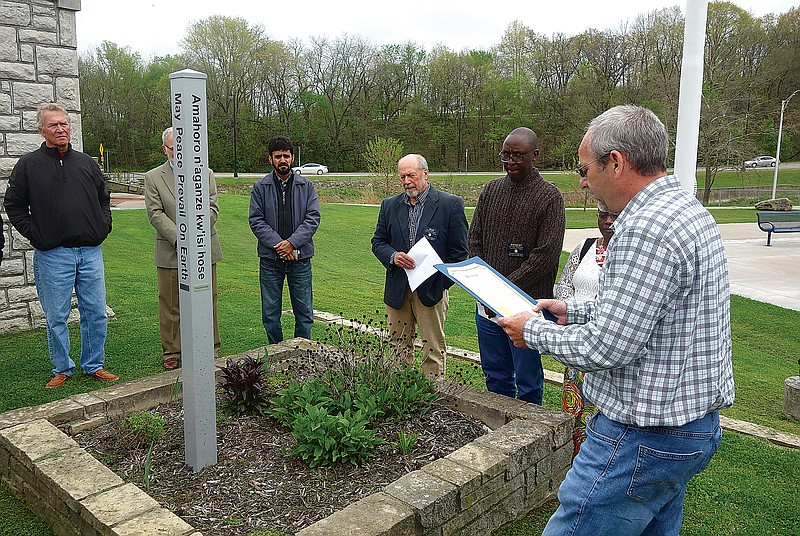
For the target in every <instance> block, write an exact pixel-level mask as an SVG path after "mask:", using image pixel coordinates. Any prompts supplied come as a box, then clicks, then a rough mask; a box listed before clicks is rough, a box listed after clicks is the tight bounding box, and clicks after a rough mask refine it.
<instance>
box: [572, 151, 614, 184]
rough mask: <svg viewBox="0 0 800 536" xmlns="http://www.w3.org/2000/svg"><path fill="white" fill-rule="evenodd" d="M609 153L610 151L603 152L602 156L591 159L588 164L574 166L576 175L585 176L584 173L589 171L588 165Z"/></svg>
mask: <svg viewBox="0 0 800 536" xmlns="http://www.w3.org/2000/svg"><path fill="white" fill-rule="evenodd" d="M610 154H611V153H606V154H604V155H603V156H599V157H597V158H595V159H594V160H592V161H591V162H589V163H588V164H584V165H582V166H578V167H577V168H575V173H577V174H578V175H580V176H581V178H585V177H586V174H587V173H588V172H589V166H591V165H592V164H594V163H595V162H597V161H598V160H602V159H603V158H605V157H607V156H608V155H610Z"/></svg>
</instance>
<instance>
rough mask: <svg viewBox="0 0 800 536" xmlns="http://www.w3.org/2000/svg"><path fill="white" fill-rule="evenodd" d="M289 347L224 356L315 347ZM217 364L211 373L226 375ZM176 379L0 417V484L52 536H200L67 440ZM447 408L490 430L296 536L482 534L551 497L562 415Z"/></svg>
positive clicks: (279, 354)
mask: <svg viewBox="0 0 800 536" xmlns="http://www.w3.org/2000/svg"><path fill="white" fill-rule="evenodd" d="M317 347H318V345H317V344H316V343H313V342H311V341H306V340H303V339H293V340H290V341H284V342H283V343H280V344H276V345H271V346H269V347H267V348H266V349H265V348H259V349H255V350H251V351H249V352H246V353H243V354H240V355H238V356H232V357H233V358H234V359H237V358H242V357H245V356H247V355H252V356H254V357H258V356H263V355H265V352H266V351H268V353H269V356H270V359H271V360H273V361H274V362H278V363H279V362H283V361H290V360H291V359H293V358H296V357H298V356H299V355H302V354H304V353H305V351H306V350H309V349H313V348H317ZM225 359H226V358H221V359H218V360H216V363H215V365H216V368H217V370H219V368H220V367H222V366H224V365H225ZM180 374H181V371H180V370H175V371H169V372H163V373H161V374H156V375H155V376H150V377H147V378H143V379H140V380H134V381H131V382H127V383H121V384H117V385H113V386H110V387H107V388H104V389H100V390H98V391H93V392H91V393H83V394H78V395H74V396H71V397H69V398H66V399H63V400H57V401H54V402H50V403H47V404H42V405H40V406H35V407H25V408H18V409H15V410H12V411H9V412H6V413H3V414H0V482H2V484H3V485H4V486H6V487H8V488H9V489H11V490H12V492H14V493H15V494H16V495H17V496H19V497H20V498H21V499H22V500H23V501H24V502H25V503H26V505H27V506H28V507H29V508H30V509H31V510H32V511H33V512H35V513H36V514H37V515H38V516H39V517H41V518H42V519H43V520H44V521H45V522H46V523H47V524H48V525H49V526H50V527H51V528H52V529H53V532H55V533H56V534H58V535H59V536H62V535H64V536H67V535H69V536H73V535H76V536H77V535H80V536H95V535H114V536H128V535H134V534H167V535H174V536H190V535H191V536H200V534H201V533H200V532H199V531H197V530H196V529H195V528H193V527H192V526H191V525H189V524H188V523H186V522H185V521H184V520H182V519H181V518H180V517H178V516H176V515H175V514H173V513H172V512H170V511H169V510H167V509H165V508H163V507H161V506H160V505H159V504H158V503H157V502H156V501H155V500H154V499H153V498H151V497H150V496H149V495H147V494H146V493H145V492H144V491H142V490H140V489H139V488H138V487H136V486H135V485H133V484H128V483H125V482H123V481H122V479H121V478H120V477H119V476H117V475H116V474H115V473H114V472H113V471H111V470H110V469H108V468H107V467H106V466H104V465H103V464H101V463H100V462H99V461H97V460H96V459H94V458H93V457H92V456H91V455H89V454H88V453H87V452H86V451H85V450H83V449H82V448H80V446H78V444H77V443H76V442H75V441H74V440H73V439H72V438H71V437H70V436H71V435H74V434H77V433H79V432H82V431H85V430H89V429H93V428H96V427H97V426H100V425H102V424H105V423H107V422H109V421H111V420H112V419H119V418H122V417H124V416H127V415H129V414H130V413H131V412H134V411H144V410H148V409H151V408H153V407H155V406H157V405H159V404H162V403H166V402H169V401H170V399H171V398H172V397H174V391H175V386H176V384H177V382H178V381H179V379H180ZM443 396H444V397H445V399H446V401H447V402H448V403H450V404H452V405H454V406H455V407H456V408H457V409H458V410H459V411H461V412H463V413H465V414H468V415H470V416H472V417H473V418H476V419H478V420H480V421H482V422H483V423H484V424H486V425H487V426H488V427H489V428H491V429H492V431H491V432H490V433H488V434H486V435H484V436H482V437H480V438H478V439H476V440H474V441H472V442H471V443H469V444H467V445H465V446H464V447H462V448H460V449H458V450H457V451H455V452H453V453H451V454H450V455H448V456H446V457H444V458H441V459H439V460H436V461H434V462H431V463H430V464H428V465H427V466H425V467H424V468H422V469H421V470H418V471H413V472H411V473H408V474H407V475H405V476H403V477H401V478H399V479H398V480H396V481H395V482H393V483H391V484H390V485H388V486H387V487H386V488H385V489H384V490H383V491H381V492H378V493H374V494H372V495H369V496H367V497H365V498H364V499H362V500H360V501H358V502H356V503H353V504H351V505H349V506H347V507H346V508H344V509H343V510H340V511H338V512H336V513H334V514H333V515H331V516H329V517H327V518H325V519H323V520H321V521H318V522H317V523H315V524H313V525H311V526H309V527H307V528H305V529H303V530H302V531H300V532H299V533H298V536H317V535H323V534H324V535H326V536H337V535H348V536H350V535H352V534H361V535H386V536H394V535H410V534H413V535H426V536H427V535H436V536H451V535H463V536H466V535H472V534H475V535H485V534H490V533H491V532H492V531H493V530H494V529H496V528H499V527H500V526H502V525H504V524H506V523H508V522H510V521H513V520H515V519H518V518H520V517H522V516H525V515H526V514H527V513H529V512H530V511H531V510H533V509H535V508H536V507H538V506H540V505H541V504H543V503H544V502H545V501H546V500H548V499H549V498H550V497H552V496H554V495H555V493H556V491H557V490H558V486H559V484H560V483H561V481H562V480H563V479H564V476H565V475H566V472H567V470H568V469H569V467H570V465H571V463H572V429H573V419H572V418H571V417H570V415H568V414H566V413H562V412H559V411H554V410H549V409H546V408H542V407H540V406H536V405H533V404H527V403H525V402H520V401H518V400H514V399H511V398H507V397H504V396H500V395H496V394H494V393H489V392H486V391H479V390H476V389H472V388H466V387H463V386H457V387H452V388H446V389H444V390H443Z"/></svg>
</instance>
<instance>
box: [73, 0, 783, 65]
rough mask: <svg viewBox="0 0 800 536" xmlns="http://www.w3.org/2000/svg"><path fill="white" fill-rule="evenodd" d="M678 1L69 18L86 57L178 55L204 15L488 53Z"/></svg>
mask: <svg viewBox="0 0 800 536" xmlns="http://www.w3.org/2000/svg"><path fill="white" fill-rule="evenodd" d="M733 3H734V4H735V5H737V6H739V7H741V8H742V9H745V10H747V11H749V12H751V13H752V14H753V15H755V16H762V15H765V14H767V13H785V12H786V11H788V10H789V9H790V8H791V7H793V6H794V5H796V0H795V1H790V0H733ZM674 5H677V6H680V8H681V11H683V12H684V13H685V11H686V0H682V1H678V2H675V1H670V0H605V1H603V0H589V1H586V0H564V1H553V0H543V1H542V0H540V1H533V2H526V1H521V2H513V3H512V2H501V3H500V4H496V3H494V2H491V1H489V2H487V1H486V0H401V1H398V2H384V1H382V0H368V1H365V0H340V1H338V2H337V1H331V0H300V1H289V2H270V1H268V0H267V1H263V0H224V1H220V0H136V1H127V2H121V1H118V0H117V1H109V0H82V1H81V10H80V11H79V12H78V14H77V30H78V50H79V51H86V50H94V49H95V48H96V47H97V46H98V45H99V44H100V43H101V42H102V41H112V42H114V43H116V44H118V45H121V46H127V47H130V49H131V50H133V51H134V52H138V53H139V54H141V56H142V58H143V59H145V60H149V59H150V58H151V57H152V56H154V55H158V56H164V55H166V54H175V53H177V52H178V45H177V41H179V40H180V39H181V38H183V36H184V35H185V33H186V27H187V26H188V24H189V23H191V22H193V21H197V20H200V19H204V18H206V17H209V16H211V15H226V16H230V17H242V18H244V19H245V20H247V21H248V22H250V23H251V24H260V25H261V26H263V28H264V30H265V32H266V35H267V36H268V37H269V38H271V39H276V40H279V41H288V40H289V39H290V38H292V37H297V38H300V39H303V40H307V39H308V38H309V37H311V36H313V35H320V36H327V37H338V36H340V35H342V34H344V33H348V34H350V35H360V36H362V37H365V38H367V39H369V40H370V41H372V42H373V43H374V44H376V45H382V44H390V43H403V42H406V41H413V42H415V43H417V44H419V45H422V46H424V47H425V48H426V49H427V50H430V49H431V48H432V47H433V46H435V45H437V44H443V45H445V46H447V47H448V48H450V49H451V50H456V51H460V50H462V49H464V48H474V49H486V48H489V47H491V46H494V45H496V44H497V43H498V42H499V41H500V39H501V38H502V36H503V33H504V32H505V29H506V28H507V27H508V25H509V24H510V23H511V22H513V21H514V20H520V21H522V23H523V24H525V25H526V26H528V27H529V28H532V29H533V30H534V31H536V32H537V33H539V34H542V35H546V36H550V35H551V34H553V33H556V32H562V33H565V34H567V35H575V34H578V33H580V32H582V31H583V30H585V29H587V28H595V29H599V30H605V29H608V28H617V27H618V26H619V25H620V24H621V23H624V22H625V21H630V22H633V21H634V20H635V19H636V16H637V15H639V14H642V13H648V12H650V11H653V10H655V9H660V8H663V7H670V6H674Z"/></svg>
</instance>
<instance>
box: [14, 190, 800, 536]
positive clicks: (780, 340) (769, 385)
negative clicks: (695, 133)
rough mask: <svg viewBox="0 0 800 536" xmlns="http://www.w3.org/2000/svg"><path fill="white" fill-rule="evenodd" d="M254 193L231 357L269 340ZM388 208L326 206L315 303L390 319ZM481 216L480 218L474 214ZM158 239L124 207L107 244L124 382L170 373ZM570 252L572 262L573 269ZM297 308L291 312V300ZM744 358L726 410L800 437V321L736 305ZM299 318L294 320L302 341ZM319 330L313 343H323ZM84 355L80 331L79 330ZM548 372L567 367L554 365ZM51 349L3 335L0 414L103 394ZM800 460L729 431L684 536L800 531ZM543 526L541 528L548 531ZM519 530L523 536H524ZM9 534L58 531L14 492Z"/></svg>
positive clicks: (228, 303)
mask: <svg viewBox="0 0 800 536" xmlns="http://www.w3.org/2000/svg"><path fill="white" fill-rule="evenodd" d="M248 204H249V198H248V197H247V196H246V195H222V196H220V219H219V222H218V231H219V234H220V240H221V242H222V247H223V254H224V259H223V261H222V262H221V263H220V264H219V265H218V280H219V305H218V315H219V322H220V331H221V334H222V354H223V355H228V354H235V353H239V352H242V351H244V350H249V349H252V348H255V347H258V346H262V345H264V344H266V336H265V333H264V329H263V327H262V325H261V307H260V295H259V286H258V257H257V255H256V240H255V238H254V237H253V235H252V233H251V232H250V229H249V227H248V223H247V210H248ZM712 213H713V214H714V216H715V217H716V218H717V220H718V221H720V222H724V223H727V222H734V221H746V222H755V214H754V211H753V210H750V209H729V210H712ZM377 215H378V207H374V206H347V205H336V204H324V205H323V206H322V224H321V226H320V230H319V232H318V233H317V235H316V236H315V245H316V252H317V253H316V256H315V258H314V261H313V266H314V307H315V309H318V310H323V311H329V312H334V313H344V314H345V315H346V316H348V317H350V318H359V319H363V318H367V319H370V318H382V317H383V304H382V296H383V278H384V272H383V268H382V266H381V265H380V263H379V262H378V261H377V260H376V259H375V258H374V257H373V256H372V253H371V248H370V238H371V237H372V233H373V231H374V227H375V222H376V219H377ZM468 216H470V217H471V211H470V213H469V214H468ZM567 221H568V226H569V227H571V228H580V227H594V226H595V225H596V222H597V220H596V213H595V212H594V211H592V210H589V211H586V212H583V211H578V210H570V211H568V213H567ZM153 236H154V232H153V230H152V228H151V227H150V225H149V223H148V222H147V217H146V214H145V212H144V211H143V210H133V211H115V212H114V232H113V233H112V234H111V235H110V237H109V239H108V240H107V241H106V242H105V244H104V246H103V250H104V255H105V262H106V283H107V289H108V303H109V305H110V306H111V307H112V308H113V309H114V311H115V313H116V315H117V319H116V320H115V321H113V322H111V323H110V324H109V330H108V341H107V344H106V354H107V358H106V365H107V367H108V368H109V369H110V370H112V371H114V372H116V373H118V374H120V375H121V377H122V380H123V381H128V380H133V379H136V378H140V377H143V376H148V375H151V374H154V373H157V372H160V371H161V370H162V369H161V355H160V353H161V348H160V339H159V335H158V316H157V315H158V313H157V291H156V270H155V267H154V266H153V259H152V248H153ZM565 259H566V253H565V254H563V255H562V263H563V262H564V260H565ZM285 307H286V308H288V307H289V302H288V294H287V295H285ZM731 310H732V329H733V342H734V345H733V361H734V372H735V378H736V387H737V397H736V404H735V405H734V407H733V408H730V409H728V410H725V411H724V412H723V413H724V414H725V415H728V416H730V417H733V418H737V419H743V420H748V421H751V422H755V423H758V424H762V425H765V426H770V427H773V428H776V429H778V430H782V431H785V432H790V433H794V434H800V423H798V421H794V420H789V419H788V418H786V417H783V416H782V397H783V382H784V379H785V378H786V377H787V376H791V375H796V374H797V373H798V367H797V358H798V356H800V338H799V337H798V335H797V326H798V325H800V313H799V312H795V311H790V310H786V309H781V308H779V307H775V306H772V305H768V304H764V303H760V302H755V301H752V300H747V299H744V298H740V297H736V296H734V297H732V300H731ZM291 320H292V319H291V318H286V319H285V322H284V333H285V335H286V336H287V337H290V336H291V334H292V332H291V326H292V324H291ZM445 330H446V333H447V337H448V344H451V345H454V346H458V347H462V348H466V349H469V350H475V351H477V339H476V334H475V327H474V300H473V299H472V298H471V297H469V296H468V295H467V294H466V293H465V292H463V291H461V290H460V289H458V288H456V287H454V288H453V290H452V292H451V299H450V312H449V314H448V318H447V323H446V327H445ZM323 332H324V327H322V326H315V328H314V331H313V332H312V337H315V338H318V337H320V336H322V334H323ZM71 333H72V341H73V345H74V351H73V355H76V351H75V350H77V347H78V345H79V337H78V330H77V327H73V328H72V329H71ZM544 364H545V367H547V368H550V369H552V370H556V371H560V370H561V366H560V365H558V364H557V363H555V362H554V361H553V360H552V359H551V358H549V357H545V359H544ZM50 368H51V367H50V364H49V361H48V359H47V345H46V340H45V335H44V332H43V331H42V330H36V331H33V332H29V333H19V334H11V335H3V336H0V378H2V380H1V381H2V389H0V412H2V411H7V410H9V409H13V408H17V407H21V406H28V405H37V404H41V403H44V402H49V401H52V400H57V399H61V398H64V397H67V396H70V395H72V394H75V393H81V392H87V391H91V390H94V389H97V388H99V387H101V386H102V385H100V384H98V382H96V381H95V380H89V379H86V378H83V377H81V375H80V374H76V375H75V376H74V378H73V379H72V380H70V381H69V382H67V383H66V384H65V386H64V387H62V388H59V389H53V390H50V389H45V388H44V383H45V382H46V381H47V379H48V378H49V377H50ZM448 370H449V371H451V372H455V371H457V373H458V375H459V377H461V378H465V379H466V381H469V382H470V383H472V384H475V385H479V386H480V385H481V384H482V376H481V373H480V370H479V368H478V367H475V366H473V365H468V364H461V363H458V362H456V361H455V360H450V361H449V362H448ZM545 401H546V404H547V405H548V406H550V407H560V402H559V401H560V393H559V390H558V389H557V388H555V387H552V386H547V389H546V392H545ZM798 478H800V453H799V452H797V451H794V450H789V449H783V448H779V447H776V446H773V445H771V444H769V443H767V442H766V441H763V440H759V439H754V438H748V437H741V436H737V435H736V434H733V433H726V437H725V441H724V442H723V446H722V449H721V450H720V452H719V454H718V455H717V456H716V457H715V458H714V460H713V462H712V464H711V466H710V467H709V469H708V470H707V471H706V472H705V473H703V474H701V475H700V476H698V477H697V478H696V479H694V480H693V481H692V482H691V484H690V490H689V494H688V496H687V504H686V519H685V522H684V530H683V533H684V534H698V535H700V534H754V535H755V534H791V533H795V534H796V533H797V527H798V526H800V515H799V514H798V509H797V508H796V505H797V504H798V502H800V487H798V486H797V481H798ZM539 517H541V518H543V519H544V522H546V518H547V515H546V510H543V511H542V512H540V513H539V514H538V517H537V516H534V517H533V518H531V519H530V520H523V521H520V522H518V523H515V524H513V525H512V526H510V527H507V528H505V529H503V531H501V532H500V534H503V535H514V534H535V533H536V531H537V530H539V531H540V530H541V526H543V525H542V524H541V523H542V521H541V519H540V520H538V521H537V519H538V518H539ZM536 527H538V528H536ZM515 531H516V532H515ZM0 534H9V535H23V534H24V535H49V534H51V532H50V531H49V529H48V528H47V527H45V526H43V525H42V524H41V523H40V522H39V521H38V520H36V519H35V517H32V516H31V514H30V513H29V512H28V511H27V510H26V509H25V508H24V506H22V504H21V503H20V502H19V501H17V500H16V499H15V498H13V497H12V496H10V495H9V494H8V493H7V492H6V491H5V490H0Z"/></svg>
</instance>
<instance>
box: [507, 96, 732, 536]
mask: <svg viewBox="0 0 800 536" xmlns="http://www.w3.org/2000/svg"><path fill="white" fill-rule="evenodd" d="M668 147H669V141H668V138H667V132H666V128H665V127H664V125H663V124H662V123H661V121H660V120H659V119H658V118H657V117H656V116H655V114H653V113H652V112H651V111H650V110H647V109H645V108H640V107H638V106H632V105H626V106H617V107H615V108H612V109H610V110H608V111H606V112H605V113H603V114H602V115H600V116H599V117H597V118H595V119H594V120H592V121H591V122H590V123H589V126H588V128H587V131H586V135H585V136H584V138H583V141H582V142H581V145H580V148H579V149H578V157H579V161H580V163H581V165H580V167H578V169H577V171H578V173H579V174H580V176H581V186H582V187H588V188H589V189H590V190H591V191H592V193H593V194H594V195H595V196H596V197H597V198H598V199H599V200H601V201H603V202H605V204H606V205H607V206H608V209H609V210H610V211H612V212H618V213H619V217H618V218H617V220H616V221H615V222H614V224H613V228H614V236H613V238H612V239H611V242H610V244H609V249H608V252H607V258H606V261H605V263H604V265H603V268H602V270H601V273H600V292H599V294H598V296H597V298H596V299H595V300H593V301H589V302H575V301H566V302H563V301H558V300H540V301H539V302H538V304H537V306H536V307H535V308H534V314H531V313H522V314H520V315H516V316H514V317H510V318H504V319H501V320H500V321H499V324H500V325H501V326H502V327H503V328H504V329H505V330H506V332H507V333H508V334H509V336H510V337H511V339H512V340H513V341H514V343H515V344H516V345H518V346H528V347H530V348H536V349H538V350H539V351H540V352H542V353H549V354H551V355H552V356H553V357H554V358H555V359H557V360H558V361H560V362H562V363H564V364H565V365H568V366H571V367H574V368H577V369H579V370H582V371H586V373H587V374H586V379H585V383H584V394H585V396H586V398H587V399H589V400H590V401H591V402H592V403H594V404H595V405H596V406H597V407H598V408H599V412H598V414H597V415H596V416H595V417H594V418H593V419H592V421H590V423H589V424H588V426H587V429H586V432H587V439H586V442H585V443H584V444H583V446H582V447H581V450H580V452H579V454H578V456H577V457H576V458H575V460H574V461H573V465H572V469H570V471H569V473H568V474H567V476H566V479H565V480H564V482H563V483H562V485H561V487H560V489H559V492H558V498H559V501H560V502H561V504H560V506H559V508H558V510H557V511H556V513H555V514H553V517H552V518H551V519H550V521H549V522H548V524H547V527H546V529H545V531H544V534H545V535H556V534H557V535H559V536H560V535H564V534H570V535H578V534H591V535H600V534H613V535H614V536H621V535H626V534H674V535H677V534H679V532H680V526H681V521H682V515H683V500H684V495H685V493H686V485H687V483H688V482H689V480H690V479H691V478H692V476H694V475H695V474H697V473H698V472H699V471H701V470H703V469H704V468H705V467H706V465H707V464H708V462H709V461H710V459H711V457H712V456H713V454H714V453H715V452H716V450H717V448H718V446H719V443H720V440H721V437H722V435H721V430H720V426H719V414H718V410H719V409H721V408H725V407H729V406H730V405H731V404H733V398H734V386H733V367H732V363H731V333H730V290H729V283H728V269H727V259H726V256H725V248H724V245H723V243H722V238H721V236H720V234H719V230H718V228H717V225H716V222H715V221H714V219H713V218H712V217H711V215H710V214H709V213H708V211H707V210H706V209H705V208H704V207H703V206H702V205H701V204H700V203H699V202H698V201H697V199H696V198H695V197H694V196H693V195H692V194H690V193H688V192H686V191H684V190H683V189H681V186H680V182H679V181H678V179H677V178H676V177H674V176H668V175H667V173H666V161H667V150H668ZM542 309H547V310H549V311H550V312H552V313H553V314H554V315H555V316H556V317H557V318H558V322H557V323H552V322H547V321H545V320H543V319H542V317H541V315H538V314H536V313H538V312H539V311H541V310H542Z"/></svg>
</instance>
